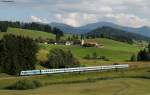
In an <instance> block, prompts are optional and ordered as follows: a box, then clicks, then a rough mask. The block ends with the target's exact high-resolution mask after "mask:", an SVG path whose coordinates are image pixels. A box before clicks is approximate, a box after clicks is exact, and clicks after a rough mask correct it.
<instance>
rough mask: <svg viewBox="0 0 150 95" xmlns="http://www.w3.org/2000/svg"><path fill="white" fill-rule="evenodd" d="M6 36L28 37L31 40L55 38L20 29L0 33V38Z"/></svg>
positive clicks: (49, 34)
mask: <svg viewBox="0 0 150 95" xmlns="http://www.w3.org/2000/svg"><path fill="white" fill-rule="evenodd" d="M6 34H14V35H21V36H25V37H30V38H33V39H36V38H39V37H42V38H55V35H54V34H51V33H47V32H42V31H35V30H27V29H20V28H8V31H7V32H1V33H0V38H2V37H3V35H6Z"/></svg>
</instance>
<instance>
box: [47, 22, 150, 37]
mask: <svg viewBox="0 0 150 95" xmlns="http://www.w3.org/2000/svg"><path fill="white" fill-rule="evenodd" d="M50 25H51V26H52V27H57V28H59V29H61V30H62V31H64V32H66V33H76V34H83V33H87V32H90V31H92V30H95V29H97V28H101V27H103V26H108V27H112V28H116V29H120V30H123V31H125V32H133V33H137V34H141V35H144V36H147V37H150V27H147V26H143V27H140V28H132V27H125V26H121V25H117V24H114V23H111V22H97V23H91V24H87V25H85V26H81V27H72V26H69V25H66V24H62V23H51V24H50Z"/></svg>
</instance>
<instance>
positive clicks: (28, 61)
mask: <svg viewBox="0 0 150 95" xmlns="http://www.w3.org/2000/svg"><path fill="white" fill-rule="evenodd" d="M37 49H38V46H37V44H36V43H35V41H33V40H32V39H31V38H25V37H21V36H14V35H5V36H4V37H3V38H2V39H1V40H0V71H1V72H3V73H8V74H11V75H17V74H19V72H20V71H21V70H32V69H35V64H36V56H35V55H36V52H37Z"/></svg>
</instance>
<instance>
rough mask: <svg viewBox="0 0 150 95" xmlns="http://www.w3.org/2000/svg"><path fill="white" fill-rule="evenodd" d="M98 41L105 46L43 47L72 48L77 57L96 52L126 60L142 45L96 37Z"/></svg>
mask: <svg viewBox="0 0 150 95" xmlns="http://www.w3.org/2000/svg"><path fill="white" fill-rule="evenodd" d="M96 40H97V42H98V43H100V44H102V45H104V48H94V47H91V48H84V47H81V46H64V45H42V44H41V48H43V49H46V50H51V49H52V48H61V49H64V50H70V51H71V52H72V53H73V54H74V55H75V57H77V58H81V59H82V58H83V57H85V56H86V55H87V54H90V55H92V54H93V53H94V52H96V53H97V54H98V55H101V56H106V57H107V58H108V59H109V60H110V61H126V60H130V57H131V56H132V55H133V54H134V53H137V52H138V51H139V50H140V49H141V47H137V46H134V45H129V44H126V43H122V42H118V41H114V40H109V39H96Z"/></svg>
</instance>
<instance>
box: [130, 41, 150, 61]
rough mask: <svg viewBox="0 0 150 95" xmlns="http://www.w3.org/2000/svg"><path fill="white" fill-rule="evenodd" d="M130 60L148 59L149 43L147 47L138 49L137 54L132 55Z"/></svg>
mask: <svg viewBox="0 0 150 95" xmlns="http://www.w3.org/2000/svg"><path fill="white" fill-rule="evenodd" d="M131 61H150V44H149V45H148V47H147V48H145V49H143V50H140V51H139V52H138V54H137V55H136V54H134V55H132V57H131Z"/></svg>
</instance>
